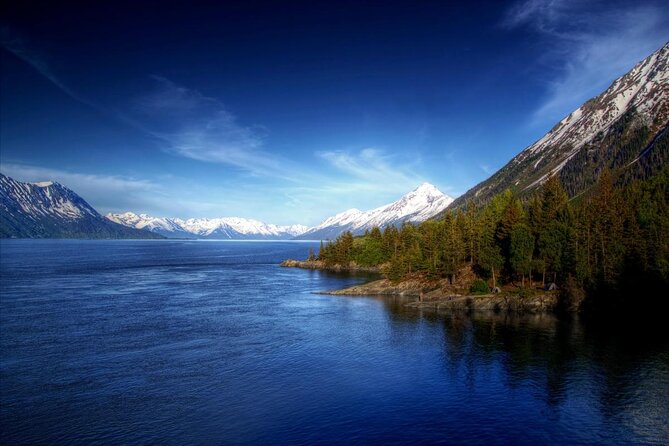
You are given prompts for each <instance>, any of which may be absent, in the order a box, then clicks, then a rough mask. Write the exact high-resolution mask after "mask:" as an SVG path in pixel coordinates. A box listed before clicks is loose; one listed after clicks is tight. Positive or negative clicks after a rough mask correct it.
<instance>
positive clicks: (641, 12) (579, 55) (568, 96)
mask: <svg viewBox="0 0 669 446" xmlns="http://www.w3.org/2000/svg"><path fill="white" fill-rule="evenodd" d="M503 26H505V27H506V28H508V29H512V28H517V27H525V28H529V29H531V30H533V31H535V32H536V33H537V34H538V35H540V36H543V37H546V39H545V41H544V42H543V43H542V45H543V47H544V48H545V55H544V58H543V62H544V63H543V64H542V67H541V71H542V72H543V73H546V77H547V95H546V97H545V98H544V100H543V101H542V103H541V104H540V106H539V108H538V109H537V111H536V114H535V118H536V119H537V120H541V121H543V120H546V121H548V122H552V121H555V120H557V119H560V118H561V117H562V116H564V115H565V114H567V113H569V112H571V111H572V110H573V109H575V108H576V107H578V106H579V105H581V104H582V103H583V102H585V101H586V100H587V99H590V98H591V97H593V96H596V95H598V94H599V93H601V92H602V91H603V90H605V89H606V88H607V87H608V86H609V84H610V83H611V82H612V81H613V80H614V79H615V78H617V77H619V76H621V75H622V74H624V73H625V72H627V71H629V70H630V69H631V68H632V67H633V66H634V65H635V64H636V63H637V62H639V61H640V60H642V59H643V58H645V57H646V56H647V55H649V54H650V53H652V52H653V51H655V50H656V49H658V48H659V47H660V46H662V45H663V44H664V43H666V41H667V39H668V38H669V31H667V30H669V11H667V8H666V7H660V6H657V4H656V3H654V2H642V3H632V2H584V1H577V0H528V1H523V2H519V3H517V4H516V5H514V6H513V7H512V8H511V9H510V10H509V11H508V13H507V15H506V17H505V18H504V21H503ZM556 67H557V69H556Z"/></svg>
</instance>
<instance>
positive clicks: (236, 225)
mask: <svg viewBox="0 0 669 446" xmlns="http://www.w3.org/2000/svg"><path fill="white" fill-rule="evenodd" d="M452 201H453V199H452V198H451V197H449V196H447V195H444V194H443V193H441V192H440V191H439V190H438V189H437V188H436V187H434V186H433V185H431V184H428V183H424V184H422V185H420V186H419V187H418V188H416V189H415V190H414V191H412V192H409V193H408V194H406V195H404V196H403V197H401V198H400V199H399V200H397V201H395V202H393V203H390V204H387V205H384V206H381V207H378V208H376V209H372V210H371V211H366V212H363V211H360V210H358V209H349V210H348V211H344V212H342V213H340V214H337V215H334V216H332V217H329V218H327V219H325V220H324V221H323V222H322V223H320V224H319V225H317V226H314V227H312V228H308V227H306V226H304V225H292V226H277V225H273V224H267V223H263V222H260V221H257V220H250V219H246V218H238V217H226V218H189V219H187V220H183V219H179V218H165V217H152V216H149V215H146V214H140V215H137V214H134V213H132V212H125V213H123V214H107V218H108V219H109V220H111V221H113V222H115V223H119V224H122V225H126V226H128V227H132V228H136V229H144V230H148V231H151V232H154V233H157V234H160V235H163V236H165V237H169V238H174V237H179V238H209V239H234V240H244V239H256V240H258V239H260V240H287V239H299V240H324V239H333V238H336V237H337V236H338V235H339V234H341V233H342V232H344V231H351V232H353V233H354V234H362V233H364V232H365V230H367V229H371V228H372V227H374V226H379V227H385V226H388V225H399V224H401V223H403V222H405V221H408V222H421V221H425V220H427V219H428V218H430V217H432V216H434V215H436V214H437V213H439V212H441V211H442V210H444V209H445V208H446V206H448V205H449V204H450V203H451V202H452Z"/></svg>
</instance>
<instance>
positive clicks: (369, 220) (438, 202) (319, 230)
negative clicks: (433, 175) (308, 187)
mask: <svg viewBox="0 0 669 446" xmlns="http://www.w3.org/2000/svg"><path fill="white" fill-rule="evenodd" d="M451 202H453V198H451V197H449V196H448V195H446V194H444V193H442V192H441V191H440V190H439V189H437V188H436V187H435V186H433V185H432V184H429V183H423V184H421V185H420V186H419V187H417V188H416V189H415V190H413V191H411V192H409V193H408V194H406V195H404V196H403V197H402V198H400V199H399V200H397V201H395V202H393V203H390V204H387V205H384V206H380V207H378V208H376V209H372V210H370V211H366V212H363V211H360V210H358V209H349V210H347V211H344V212H341V213H339V214H336V215H334V216H332V217H329V218H327V219H326V220H324V221H323V222H322V223H320V224H319V225H317V226H314V227H313V228H311V229H309V230H308V231H306V232H305V233H304V234H302V235H301V236H300V237H299V238H301V239H310V238H313V239H326V238H334V237H336V236H338V235H339V234H341V233H342V232H344V231H351V232H353V233H354V234H362V233H364V232H365V231H366V230H368V229H372V228H373V227H375V226H378V227H380V228H383V227H386V226H390V225H399V224H401V223H404V222H412V223H420V222H422V221H425V220H427V219H428V218H430V217H433V216H435V215H436V214H438V213H439V212H441V211H443V210H444V209H446V207H447V206H448V205H449V204H451Z"/></svg>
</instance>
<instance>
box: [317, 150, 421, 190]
mask: <svg viewBox="0 0 669 446" xmlns="http://www.w3.org/2000/svg"><path fill="white" fill-rule="evenodd" d="M317 155H318V156H319V157H320V158H322V159H323V160H325V161H327V162H328V163H329V164H330V166H332V167H334V168H335V169H337V170H338V171H339V172H340V173H341V174H343V175H345V176H346V177H348V179H353V180H354V184H356V185H357V187H358V188H365V189H367V190H377V189H383V190H388V189H390V190H405V191H406V190H407V188H411V187H415V186H416V185H418V184H420V182H421V181H422V177H421V176H420V175H419V174H417V173H416V172H414V171H413V170H412V164H414V162H413V161H410V160H406V159H400V158H401V157H400V156H399V155H395V154H388V153H386V152H384V151H383V150H380V149H376V148H365V149H362V150H360V151H343V150H334V151H320V152H317Z"/></svg>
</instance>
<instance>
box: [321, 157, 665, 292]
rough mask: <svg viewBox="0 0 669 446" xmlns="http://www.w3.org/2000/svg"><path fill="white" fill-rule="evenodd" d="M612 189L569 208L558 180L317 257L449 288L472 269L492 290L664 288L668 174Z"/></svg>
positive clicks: (332, 245) (597, 190)
mask: <svg viewBox="0 0 669 446" xmlns="http://www.w3.org/2000/svg"><path fill="white" fill-rule="evenodd" d="M615 183H616V181H615V178H613V175H612V174H611V173H610V172H609V171H608V170H604V171H603V172H602V173H601V175H600V177H599V180H598V181H597V183H596V184H595V185H594V186H593V187H592V188H591V189H590V190H589V191H588V193H587V194H583V195H581V196H578V197H576V198H574V199H571V200H570V199H569V197H568V195H567V193H566V192H565V190H564V188H563V187H562V185H561V183H560V180H559V179H558V177H556V176H554V177H551V178H549V179H548V180H547V181H546V182H545V183H544V185H543V187H542V188H541V190H540V191H538V192H537V193H536V194H535V195H534V196H532V197H529V198H527V199H525V200H522V201H521V199H520V198H519V197H518V195H517V194H515V193H514V192H513V191H510V190H507V191H504V192H503V193H500V194H498V195H496V196H495V197H494V198H493V199H492V200H491V201H490V202H489V203H488V204H487V205H485V206H483V207H478V208H477V207H475V206H472V205H469V206H467V207H466V208H464V209H458V210H456V211H451V212H446V213H445V214H444V216H443V217H442V218H440V219H439V220H430V221H426V222H424V223H421V224H419V225H412V224H405V225H403V226H402V227H401V228H397V227H394V226H389V227H386V228H384V229H383V230H380V229H379V228H374V229H372V230H371V231H368V232H367V233H366V234H365V235H364V236H362V237H353V235H352V234H351V233H350V232H347V233H344V234H342V235H341V236H340V237H339V238H337V239H336V240H334V241H332V242H329V243H327V244H325V245H321V249H320V252H319V254H318V258H319V259H320V260H322V261H324V262H325V263H326V264H346V263H348V262H351V261H354V262H356V263H357V264H359V265H363V266H383V271H384V273H385V274H386V275H387V277H388V278H390V279H391V280H394V281H399V280H402V279H404V278H408V277H416V276H422V277H426V278H430V279H436V278H450V279H451V280H452V279H453V277H454V275H455V274H456V272H457V271H458V269H459V268H461V267H462V266H463V265H464V264H470V265H471V266H472V267H473V268H474V269H475V271H476V272H477V274H478V275H479V276H480V277H482V278H484V279H485V280H487V281H488V282H489V284H490V286H496V285H497V284H514V285H517V286H520V287H528V286H538V285H539V284H546V283H548V282H556V283H558V284H565V283H567V282H569V283H570V284H572V285H573V284H576V285H578V286H579V287H580V288H581V289H584V290H587V291H589V292H591V293H595V292H597V291H601V290H607V291H611V290H616V289H617V290H625V291H629V290H628V288H629V287H630V286H636V287H644V286H647V287H648V289H649V290H656V289H660V288H661V287H664V286H665V285H667V284H669V169H664V170H663V171H662V172H660V173H659V174H657V175H655V176H654V177H653V178H652V179H650V180H646V181H636V182H632V183H629V184H627V185H626V186H624V187H619V188H616V187H614V184H615ZM662 291H664V290H662Z"/></svg>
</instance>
